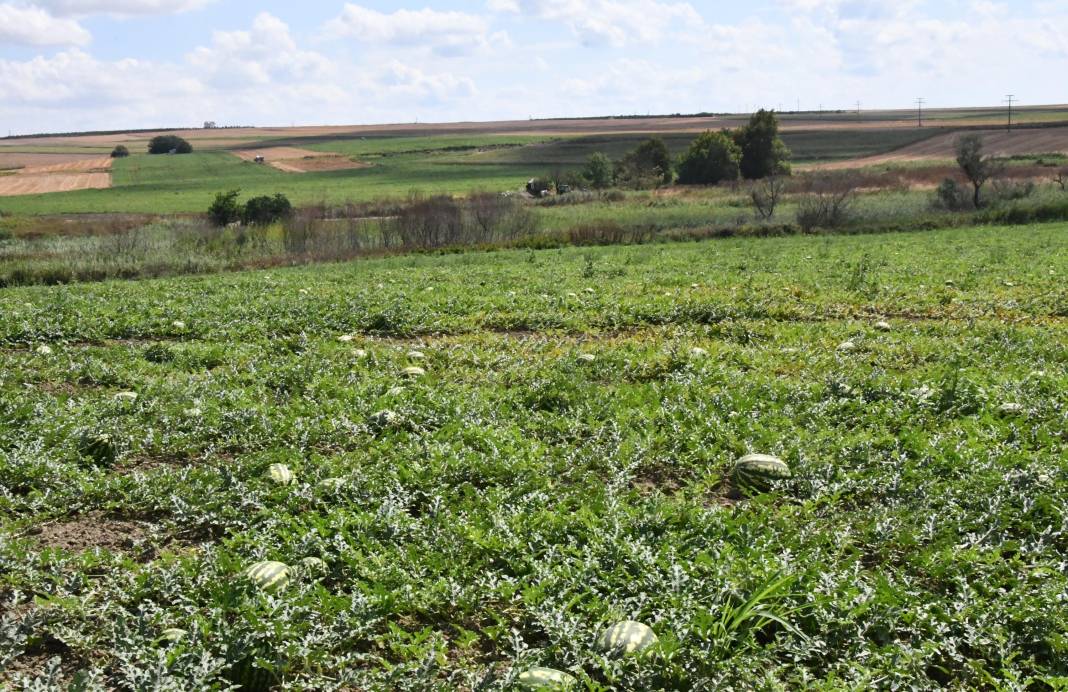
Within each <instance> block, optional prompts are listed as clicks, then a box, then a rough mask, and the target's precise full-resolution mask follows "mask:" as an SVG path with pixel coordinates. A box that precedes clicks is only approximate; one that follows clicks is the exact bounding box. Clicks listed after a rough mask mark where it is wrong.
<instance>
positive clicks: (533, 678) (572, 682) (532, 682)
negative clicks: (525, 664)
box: [519, 666, 578, 690]
mask: <svg viewBox="0 0 1068 692" xmlns="http://www.w3.org/2000/svg"><path fill="white" fill-rule="evenodd" d="M577 687H578V680H576V679H575V676H574V675H569V674H568V673H565V672H564V671H562V670H556V669H555V668H542V667H541V666H538V667H535V668H531V669H530V670H527V671H524V672H523V673H521V674H520V675H519V688H520V689H523V690H571V689H575V688H577Z"/></svg>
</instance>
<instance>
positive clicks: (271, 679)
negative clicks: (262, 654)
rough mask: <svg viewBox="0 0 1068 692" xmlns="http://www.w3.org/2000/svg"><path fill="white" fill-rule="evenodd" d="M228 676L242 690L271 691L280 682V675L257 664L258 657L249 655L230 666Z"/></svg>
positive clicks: (251, 691) (250, 691)
mask: <svg viewBox="0 0 1068 692" xmlns="http://www.w3.org/2000/svg"><path fill="white" fill-rule="evenodd" d="M226 678H227V679H228V680H229V681H230V682H232V683H234V684H235V685H237V686H238V687H239V688H240V689H242V690H248V691H249V692H269V690H271V689H272V688H274V687H275V685H277V684H278V676H276V675H275V674H274V673H273V672H271V671H269V670H267V669H266V668H260V667H259V666H257V665H256V659H255V657H253V656H248V657H246V658H243V659H241V660H240V661H238V662H237V663H235V664H233V665H232V666H230V670H229V671H227V673H226Z"/></svg>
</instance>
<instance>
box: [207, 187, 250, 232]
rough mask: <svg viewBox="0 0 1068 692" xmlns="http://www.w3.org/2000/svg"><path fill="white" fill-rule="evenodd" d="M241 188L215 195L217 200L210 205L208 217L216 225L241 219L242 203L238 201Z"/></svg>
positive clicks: (228, 223)
mask: <svg viewBox="0 0 1068 692" xmlns="http://www.w3.org/2000/svg"><path fill="white" fill-rule="evenodd" d="M240 194H241V190H230V191H229V192H219V193H216V195H215V201H214V202H212V203H211V206H210V207H208V218H210V219H211V221H212V223H214V224H215V225H216V226H228V225H230V224H232V223H234V222H236V221H239V220H241V213H242V209H241V205H240V204H238V202H237V197H238V195H240Z"/></svg>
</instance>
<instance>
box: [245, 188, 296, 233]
mask: <svg viewBox="0 0 1068 692" xmlns="http://www.w3.org/2000/svg"><path fill="white" fill-rule="evenodd" d="M292 213H293V205H292V204H290V202H289V198H287V197H286V196H285V195H283V194H277V195H275V196H274V197H268V196H266V195H264V196H262V197H253V198H252V199H250V200H249V201H248V202H246V203H245V209H244V211H243V212H242V214H241V221H242V222H243V223H245V224H246V225H248V226H252V225H260V226H266V225H268V224H272V223H274V222H275V221H281V220H282V219H284V218H287V217H288V216H290V215H291V214H292Z"/></svg>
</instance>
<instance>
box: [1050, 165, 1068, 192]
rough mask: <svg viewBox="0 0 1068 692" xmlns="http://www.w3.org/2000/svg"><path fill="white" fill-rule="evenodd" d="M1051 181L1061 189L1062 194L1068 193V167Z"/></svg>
mask: <svg viewBox="0 0 1068 692" xmlns="http://www.w3.org/2000/svg"><path fill="white" fill-rule="evenodd" d="M1051 180H1053V182H1055V183H1056V184H1057V185H1058V186H1059V187H1060V188H1061V192H1068V166H1065V167H1064V168H1061V169H1060V170H1059V171H1057V173H1056V174H1055V175H1054V176H1053V178H1051Z"/></svg>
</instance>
